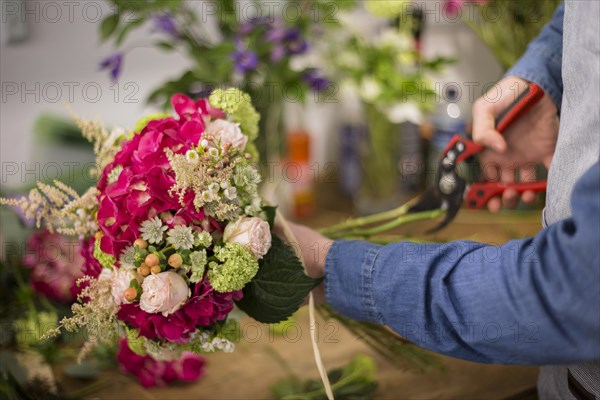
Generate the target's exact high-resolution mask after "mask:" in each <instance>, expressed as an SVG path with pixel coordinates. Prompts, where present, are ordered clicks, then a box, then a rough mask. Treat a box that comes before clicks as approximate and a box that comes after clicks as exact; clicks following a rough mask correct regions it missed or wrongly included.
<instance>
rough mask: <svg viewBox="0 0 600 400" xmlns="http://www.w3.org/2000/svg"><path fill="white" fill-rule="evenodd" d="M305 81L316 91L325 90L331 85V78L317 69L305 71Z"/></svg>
mask: <svg viewBox="0 0 600 400" xmlns="http://www.w3.org/2000/svg"><path fill="white" fill-rule="evenodd" d="M303 78H304V81H305V82H306V83H307V84H308V86H310V88H311V89H312V90H314V91H317V92H319V91H321V90H325V89H326V88H327V86H328V85H329V80H328V79H327V78H325V77H324V76H323V75H322V74H320V73H319V71H317V70H316V69H311V70H308V71H306V72H305V73H304V76H303Z"/></svg>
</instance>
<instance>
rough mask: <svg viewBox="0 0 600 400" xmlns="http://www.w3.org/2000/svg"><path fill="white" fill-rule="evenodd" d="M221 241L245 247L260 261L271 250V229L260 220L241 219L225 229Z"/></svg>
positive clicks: (252, 218)
mask: <svg viewBox="0 0 600 400" xmlns="http://www.w3.org/2000/svg"><path fill="white" fill-rule="evenodd" d="M223 240H224V241H225V242H233V243H238V244H241V245H242V246H246V248H248V250H250V251H251V252H252V253H253V254H254V256H255V257H256V258H259V259H260V258H262V257H263V256H264V255H265V254H267V252H268V251H269V249H270V248H271V229H270V227H269V224H268V223H267V222H266V221H264V220H262V219H260V218H254V217H241V218H240V219H238V220H237V221H236V222H230V223H229V224H228V225H227V226H226V227H225V232H223Z"/></svg>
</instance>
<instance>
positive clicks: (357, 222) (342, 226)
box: [321, 199, 416, 235]
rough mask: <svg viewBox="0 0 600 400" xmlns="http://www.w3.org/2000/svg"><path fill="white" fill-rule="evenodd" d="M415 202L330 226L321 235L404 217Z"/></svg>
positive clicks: (322, 230)
mask: <svg viewBox="0 0 600 400" xmlns="http://www.w3.org/2000/svg"><path fill="white" fill-rule="evenodd" d="M415 201H416V199H413V200H411V201H409V202H407V203H405V204H403V205H401V206H400V207H398V208H394V209H393V210H389V211H384V212H381V213H377V214H373V215H368V216H365V217H357V218H352V219H349V220H347V221H345V222H341V223H339V224H337V225H332V226H330V227H327V228H324V229H321V233H322V234H323V235H335V234H337V233H340V231H347V230H349V229H353V228H359V227H363V226H366V225H372V224H375V223H377V222H382V221H386V220H389V219H392V218H398V217H400V216H402V215H405V214H406V213H407V212H408V210H409V209H410V207H411V206H412V205H413V203H414V202H415Z"/></svg>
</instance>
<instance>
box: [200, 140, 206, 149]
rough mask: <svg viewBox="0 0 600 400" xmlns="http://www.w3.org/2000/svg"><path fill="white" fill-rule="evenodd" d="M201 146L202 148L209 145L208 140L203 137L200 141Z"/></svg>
mask: <svg viewBox="0 0 600 400" xmlns="http://www.w3.org/2000/svg"><path fill="white" fill-rule="evenodd" d="M200 146H202V148H205V147H208V140H206V139H202V140H201V141H200Z"/></svg>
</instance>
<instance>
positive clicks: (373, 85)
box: [360, 77, 381, 101]
mask: <svg viewBox="0 0 600 400" xmlns="http://www.w3.org/2000/svg"><path fill="white" fill-rule="evenodd" d="M360 94H361V96H362V97H363V99H365V100H366V101H374V100H375V99H377V97H379V95H380V94H381V85H380V84H379V82H377V81H376V80H375V78H373V77H367V78H364V79H363V80H362V83H361V90H360Z"/></svg>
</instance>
